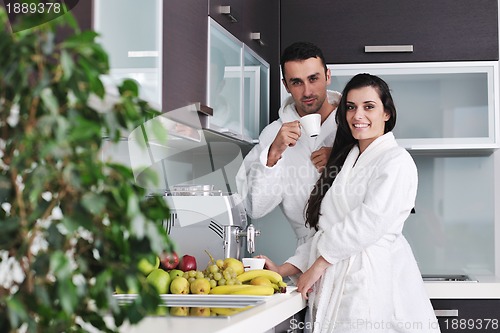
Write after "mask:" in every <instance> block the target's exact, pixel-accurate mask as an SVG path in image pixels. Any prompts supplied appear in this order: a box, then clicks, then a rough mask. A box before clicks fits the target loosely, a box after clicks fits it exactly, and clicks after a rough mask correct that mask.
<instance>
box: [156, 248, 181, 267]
mask: <svg viewBox="0 0 500 333" xmlns="http://www.w3.org/2000/svg"><path fill="white" fill-rule="evenodd" d="M160 264H161V267H162V268H163V269H165V270H167V271H168V270H171V269H174V268H177V265H179V256H178V255H177V253H175V251H173V252H163V253H162V254H161V258H160Z"/></svg>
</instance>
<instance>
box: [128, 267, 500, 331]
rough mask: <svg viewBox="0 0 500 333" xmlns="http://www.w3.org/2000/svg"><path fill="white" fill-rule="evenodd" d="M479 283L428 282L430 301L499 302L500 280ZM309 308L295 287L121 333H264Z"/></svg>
mask: <svg viewBox="0 0 500 333" xmlns="http://www.w3.org/2000/svg"><path fill="white" fill-rule="evenodd" d="M475 278H476V279H477V280H478V282H425V283H424V285H425V289H426V291H427V293H428V295H429V298H431V299H500V277H492V276H483V277H482V276H476V277H475ZM305 306H306V302H305V301H304V300H302V297H301V295H300V294H299V293H298V292H296V291H295V287H288V290H287V293H286V294H276V295H273V296H270V297H269V299H266V301H265V302H264V303H263V304H259V305H257V306H255V307H254V308H252V309H249V310H246V311H243V312H241V313H239V314H237V315H234V316H231V317H171V316H168V317H163V316H151V317H147V318H145V319H144V320H142V321H141V322H140V323H139V324H138V325H133V326H132V325H124V326H122V328H121V329H120V332H122V333H143V332H156V331H165V332H172V333H180V332H190V333H234V332H238V333H264V332H267V331H269V330H271V329H272V328H273V327H275V326H277V325H278V324H280V323H282V322H283V321H285V320H287V319H288V318H290V317H291V316H293V315H294V314H296V313H298V312H300V311H301V310H302V309H303V308H304V307H305Z"/></svg>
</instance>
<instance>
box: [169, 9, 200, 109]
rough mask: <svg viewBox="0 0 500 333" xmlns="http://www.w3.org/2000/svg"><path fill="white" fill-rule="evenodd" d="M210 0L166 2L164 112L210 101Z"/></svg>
mask: <svg viewBox="0 0 500 333" xmlns="http://www.w3.org/2000/svg"><path fill="white" fill-rule="evenodd" d="M207 8H208V0H182V1H178V0H165V1H164V2H163V80H162V81H163V84H162V104H163V110H164V111H171V110H174V109H177V108H180V107H183V106H186V105H189V104H191V103H195V102H201V103H202V104H205V105H206V104H207V54H208V53H207V52H208V51H207V48H208V44H207V39H208V23H207V22H208V21H207V20H208V15H207Z"/></svg>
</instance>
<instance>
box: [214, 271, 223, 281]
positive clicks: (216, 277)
mask: <svg viewBox="0 0 500 333" xmlns="http://www.w3.org/2000/svg"><path fill="white" fill-rule="evenodd" d="M220 279H222V274H221V273H219V272H217V273H214V280H215V281H219V280H220Z"/></svg>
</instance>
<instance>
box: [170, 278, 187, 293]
mask: <svg viewBox="0 0 500 333" xmlns="http://www.w3.org/2000/svg"><path fill="white" fill-rule="evenodd" d="M170 292H171V293H172V294H189V281H188V280H187V279H186V278H185V277H183V276H178V277H176V278H175V279H174V280H173V281H172V283H171V284H170Z"/></svg>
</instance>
